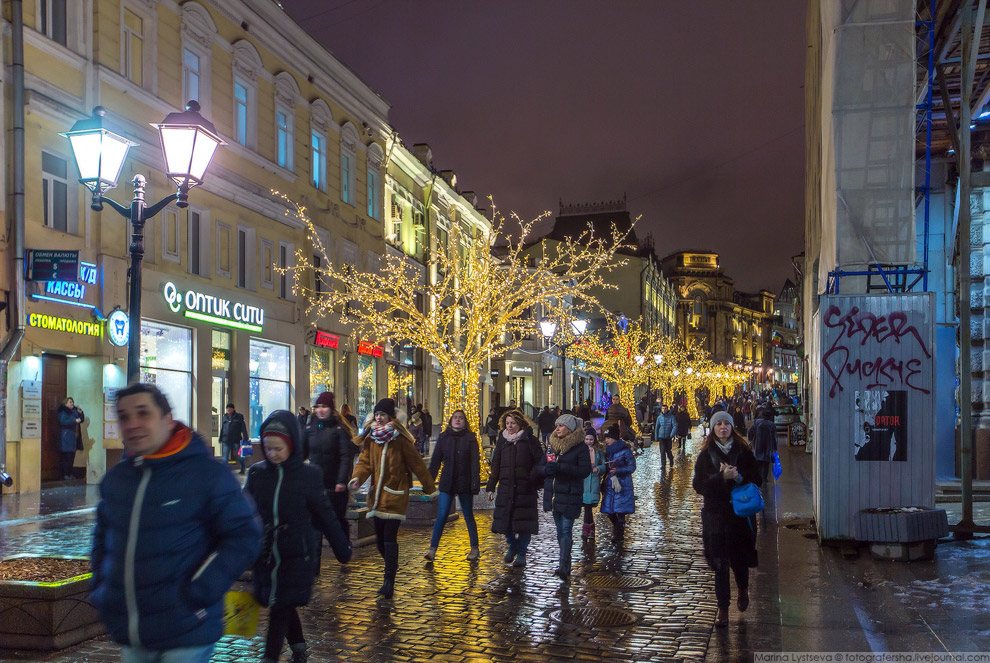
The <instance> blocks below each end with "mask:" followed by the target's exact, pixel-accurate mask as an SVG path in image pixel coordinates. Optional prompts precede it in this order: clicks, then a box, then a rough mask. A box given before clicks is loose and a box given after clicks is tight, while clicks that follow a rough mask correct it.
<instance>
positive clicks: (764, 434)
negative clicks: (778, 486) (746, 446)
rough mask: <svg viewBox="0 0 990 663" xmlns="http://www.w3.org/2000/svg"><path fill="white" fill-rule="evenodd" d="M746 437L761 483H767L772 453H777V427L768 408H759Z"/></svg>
mask: <svg viewBox="0 0 990 663" xmlns="http://www.w3.org/2000/svg"><path fill="white" fill-rule="evenodd" d="M746 437H747V438H749V442H750V444H751V445H752V448H753V457H754V458H756V462H757V463H758V464H759V466H760V478H761V479H762V480H763V484H762V485H767V479H769V477H770V465H771V464H772V463H773V455H774V454H775V453H777V427H776V426H775V425H774V423H773V416H772V415H771V414H770V411H769V410H760V412H759V415H758V417H757V419H756V421H754V422H753V425H752V426H750V427H749V432H748V434H747V435H746Z"/></svg>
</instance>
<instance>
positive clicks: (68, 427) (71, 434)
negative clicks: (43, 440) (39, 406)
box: [58, 405, 82, 453]
mask: <svg viewBox="0 0 990 663" xmlns="http://www.w3.org/2000/svg"><path fill="white" fill-rule="evenodd" d="M76 419H82V410H80V409H78V408H74V407H73V408H70V407H66V406H65V405H59V406H58V450H59V451H61V452H62V453H69V452H70V451H75V450H76V449H77V444H76V443H77V441H78V432H77V431H78V429H79V424H77V423H76Z"/></svg>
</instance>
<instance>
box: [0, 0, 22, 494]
mask: <svg viewBox="0 0 990 663" xmlns="http://www.w3.org/2000/svg"><path fill="white" fill-rule="evenodd" d="M10 9H11V17H10V20H11V28H12V30H11V38H10V46H11V63H10V64H11V73H13V76H14V80H13V88H14V106H13V111H14V122H13V132H12V137H13V139H14V145H13V150H12V152H11V166H12V168H13V191H12V194H13V195H12V197H11V202H12V208H13V213H14V225H13V231H14V232H13V235H14V255H13V260H12V261H11V262H12V263H13V268H14V288H13V293H14V297H13V299H14V306H15V308H16V311H17V326H16V327H15V328H14V330H13V333H12V334H11V335H10V338H9V339H8V340H7V344H6V345H4V347H3V350H0V482H2V483H3V484H4V485H6V486H10V485H11V484H12V483H13V479H11V477H10V476H9V475H8V474H7V369H8V368H9V366H10V359H11V357H13V356H14V355H15V354H16V353H17V350H18V348H20V346H21V339H23V338H24V317H25V316H24V17H23V5H22V0H11V3H10ZM9 300H10V297H9V296H8V302H9Z"/></svg>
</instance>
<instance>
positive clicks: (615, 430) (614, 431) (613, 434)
mask: <svg viewBox="0 0 990 663" xmlns="http://www.w3.org/2000/svg"><path fill="white" fill-rule="evenodd" d="M603 435H604V436H605V439H606V440H618V439H621V437H620V435H619V427H618V426H616V425H615V424H612V425H611V426H609V427H608V428H606V429H605V432H604V433H603Z"/></svg>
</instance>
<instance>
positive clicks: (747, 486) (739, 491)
mask: <svg viewBox="0 0 990 663" xmlns="http://www.w3.org/2000/svg"><path fill="white" fill-rule="evenodd" d="M732 510H733V511H735V512H736V515H737V516H741V517H743V518H748V517H749V516H752V515H755V514H757V513H759V512H760V511H763V495H762V494H760V488H759V486H757V485H756V484H755V483H744V484H742V485H739V486H736V487H735V488H733V489H732Z"/></svg>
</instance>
